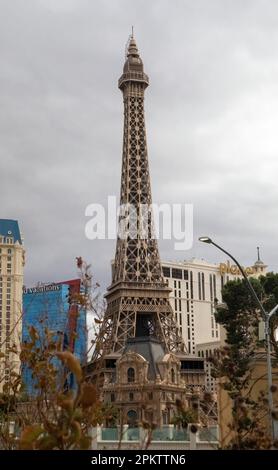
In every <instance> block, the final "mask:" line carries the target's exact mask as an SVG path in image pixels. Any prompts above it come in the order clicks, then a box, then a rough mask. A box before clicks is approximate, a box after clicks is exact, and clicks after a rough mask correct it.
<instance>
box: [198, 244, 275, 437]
mask: <svg viewBox="0 0 278 470" xmlns="http://www.w3.org/2000/svg"><path fill="white" fill-rule="evenodd" d="M199 241H200V242H203V243H208V244H210V245H214V246H215V247H216V248H218V249H219V250H220V251H222V252H223V253H225V254H226V255H227V256H229V258H231V259H232V260H233V261H234V263H235V264H236V265H237V267H238V269H239V270H240V272H241V274H242V276H243V278H244V279H245V281H246V284H247V287H248V289H249V291H250V293H251V295H252V297H253V298H254V299H255V301H256V303H257V305H258V307H259V309H260V311H261V312H262V314H263V320H264V329H265V342H266V358H267V384H268V407H269V424H270V433H271V438H272V442H273V440H274V439H276V434H277V429H276V427H275V426H274V419H273V416H272V409H273V396H272V365H271V344H270V327H269V323H270V318H271V317H272V315H274V313H276V311H277V310H278V305H276V307H274V308H273V309H272V310H271V312H269V313H268V312H267V311H266V310H265V308H264V306H263V305H262V303H261V301H260V300H259V298H258V296H257V294H256V292H255V290H254V288H253V286H252V284H251V282H250V281H249V279H248V277H247V276H246V273H245V272H244V270H243V269H242V266H240V264H239V262H238V261H237V260H236V259H235V258H234V257H233V256H232V255H231V254H230V253H229V252H228V251H226V250H224V248H222V247H221V246H219V245H217V244H216V243H215V242H214V241H213V240H212V239H211V238H209V237H199Z"/></svg>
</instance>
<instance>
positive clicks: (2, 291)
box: [0, 219, 24, 392]
mask: <svg viewBox="0 0 278 470" xmlns="http://www.w3.org/2000/svg"><path fill="white" fill-rule="evenodd" d="M23 267H24V248H23V240H22V237H21V234H20V231H19V226H18V222H17V221H16V220H8V219H0V352H1V353H2V354H1V358H0V392H1V391H2V389H3V385H4V384H5V383H6V382H8V380H9V377H10V373H11V371H15V372H18V371H19V368H20V361H19V355H18V354H16V352H15V351H16V349H17V350H19V345H20V342H21V330H22V288H23ZM11 349H13V352H12V351H11Z"/></svg>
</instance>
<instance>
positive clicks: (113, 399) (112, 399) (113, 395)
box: [110, 393, 115, 402]
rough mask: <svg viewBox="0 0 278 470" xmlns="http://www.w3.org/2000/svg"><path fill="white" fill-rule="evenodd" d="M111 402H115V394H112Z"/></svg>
mask: <svg viewBox="0 0 278 470" xmlns="http://www.w3.org/2000/svg"><path fill="white" fill-rule="evenodd" d="M110 400H111V402H113V401H115V393H111V396H110Z"/></svg>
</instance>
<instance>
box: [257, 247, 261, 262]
mask: <svg viewBox="0 0 278 470" xmlns="http://www.w3.org/2000/svg"><path fill="white" fill-rule="evenodd" d="M257 252H258V261H261V258H260V247H259V246H257Z"/></svg>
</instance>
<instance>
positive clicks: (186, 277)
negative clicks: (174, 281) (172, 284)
mask: <svg viewBox="0 0 278 470" xmlns="http://www.w3.org/2000/svg"><path fill="white" fill-rule="evenodd" d="M183 278H184V280H185V281H187V280H188V271H187V269H185V270H184V271H183Z"/></svg>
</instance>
